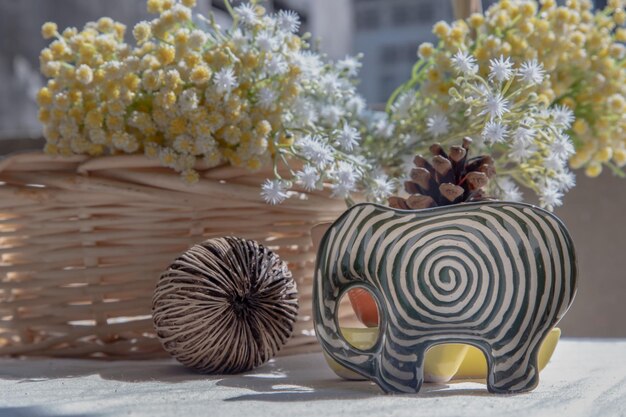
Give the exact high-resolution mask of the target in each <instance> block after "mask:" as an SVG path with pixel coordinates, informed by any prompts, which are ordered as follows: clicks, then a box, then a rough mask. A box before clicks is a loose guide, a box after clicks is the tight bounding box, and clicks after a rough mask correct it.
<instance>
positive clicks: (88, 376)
mask: <svg viewBox="0 0 626 417" xmlns="http://www.w3.org/2000/svg"><path fill="white" fill-rule="evenodd" d="M196 415H197V416H233V417H234V416H239V415H241V416H273V417H292V416H294V417H305V416H341V415H354V416H360V417H363V416H372V415H381V416H411V417H417V416H428V417H437V416H468V417H469V416H480V417H487V416H498V417H501V416H507V417H513V416H550V417H565V416H567V417H572V416H601V417H619V416H622V417H623V416H626V340H624V339H615V340H610V339H595V340H593V339H565V340H562V341H561V342H560V344H559V346H557V349H556V352H555V353H554V356H553V358H552V361H551V362H550V364H548V366H547V367H546V369H545V370H544V371H543V372H542V374H541V380H540V383H539V387H538V388H537V389H536V390H535V391H533V392H531V393H527V394H520V395H513V396H501V395H494V394H489V393H488V392H487V389H486V387H485V385H484V384H482V383H479V382H458V383H456V382H455V383H449V384H424V386H423V387H422V391H421V392H420V393H419V394H417V395H395V396H392V395H384V394H382V393H381V392H380V391H379V390H378V388H377V387H376V386H374V385H372V384H370V383H369V382H364V381H362V382H358V381H343V380H341V379H339V378H338V377H336V376H335V375H334V374H333V373H332V371H331V370H330V369H329V368H328V367H327V366H326V364H325V362H324V359H323V357H322V355H321V354H319V353H316V354H306V355H298V356H291V357H284V358H278V359H275V360H273V361H271V362H270V363H268V364H266V365H264V366H262V367H260V368H258V369H257V370H255V371H253V372H248V373H245V374H242V375H234V376H204V375H198V374H195V373H192V372H190V371H188V370H187V369H186V368H184V367H183V366H182V365H179V364H178V363H177V362H175V361H173V360H150V361H115V362H103V361H94V360H75V359H27V360H19V359H0V416H2V417H5V416H28V417H44V416H45V417H51V416H73V417H77V416H116V417H117V416H150V417H158V416H167V417H179V416H180V417H189V416H196Z"/></svg>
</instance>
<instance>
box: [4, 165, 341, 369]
mask: <svg viewBox="0 0 626 417" xmlns="http://www.w3.org/2000/svg"><path fill="white" fill-rule="evenodd" d="M197 168H198V169H199V170H200V176H201V179H200V181H199V182H198V183H197V184H194V185H186V184H184V183H183V182H182V181H181V179H180V177H179V176H178V174H176V173H174V172H173V171H171V170H169V169H166V168H161V167H159V166H158V162H156V161H153V160H149V159H147V158H145V157H143V156H138V155H137V156H135V155H124V156H107V157H102V158H93V159H90V158H87V157H83V156H74V157H69V158H55V157H50V156H47V155H45V154H42V153H27V154H18V155H13V156H11V157H9V158H6V159H4V160H2V161H1V162H0V181H1V182H0V355H43V356H67V357H104V358H124V359H130V358H149V357H155V356H164V355H166V353H165V351H164V350H162V348H161V345H160V343H159V341H158V339H157V338H156V336H155V334H154V330H153V327H152V319H151V317H150V313H151V300H152V295H153V292H154V288H155V284H156V281H157V279H158V277H159V275H160V273H161V272H162V271H163V270H164V269H165V268H167V266H168V265H169V264H170V263H171V262H172V261H173V260H174V259H175V258H176V257H177V256H178V255H179V254H180V253H181V252H183V251H184V250H186V249H187V248H189V247H190V246H191V245H193V244H194V243H198V242H201V241H203V240H205V239H208V238H212V237H219V236H229V235H232V236H239V237H242V238H246V239H254V240H257V241H259V242H260V243H261V244H263V245H265V246H267V247H269V248H270V249H272V250H275V251H276V252H277V253H278V254H279V256H280V257H281V258H282V259H284V260H286V261H287V262H288V264H289V267H290V269H291V271H292V273H293V276H294V278H295V279H296V282H297V285H298V299H299V305H300V308H299V316H298V321H297V323H296V328H295V331H294V334H293V336H292V338H291V339H290V340H289V342H288V343H287V345H286V346H285V347H283V349H282V350H281V352H280V354H283V355H284V354H295V353H300V352H305V351H311V350H316V349H318V345H317V342H316V340H315V337H314V334H313V323H312V319H311V298H312V296H311V290H312V275H313V268H314V260H315V253H314V251H313V247H312V243H311V239H310V229H311V227H312V226H313V225H315V224H317V223H320V222H326V221H332V220H334V219H335V218H337V216H338V215H339V214H340V213H341V212H343V211H344V210H345V208H346V207H345V203H344V202H343V201H340V200H335V199H331V198H330V196H329V193H328V190H322V191H318V192H313V193H306V192H304V191H302V192H300V193H299V194H298V195H297V196H293V197H291V198H290V199H288V200H286V201H285V202H284V203H282V204H280V205H277V206H270V205H268V204H265V203H264V202H263V200H262V198H261V197H260V194H259V191H260V188H259V185H260V184H261V182H262V181H263V180H264V179H265V178H266V177H268V176H269V175H270V171H268V170H266V171H263V170H262V171H260V172H256V173H251V172H249V171H246V170H244V169H239V168H235V167H232V166H222V167H216V168H210V169H203V168H202V167H197Z"/></svg>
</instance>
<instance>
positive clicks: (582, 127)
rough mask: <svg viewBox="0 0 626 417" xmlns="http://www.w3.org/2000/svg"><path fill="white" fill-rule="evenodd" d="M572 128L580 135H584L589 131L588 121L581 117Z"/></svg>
mask: <svg viewBox="0 0 626 417" xmlns="http://www.w3.org/2000/svg"><path fill="white" fill-rule="evenodd" d="M572 130H573V131H574V133H576V134H577V135H580V136H582V135H584V134H585V133H587V130H588V126H587V122H585V120H584V119H580V118H579V119H576V121H575V122H574V124H573V125H572Z"/></svg>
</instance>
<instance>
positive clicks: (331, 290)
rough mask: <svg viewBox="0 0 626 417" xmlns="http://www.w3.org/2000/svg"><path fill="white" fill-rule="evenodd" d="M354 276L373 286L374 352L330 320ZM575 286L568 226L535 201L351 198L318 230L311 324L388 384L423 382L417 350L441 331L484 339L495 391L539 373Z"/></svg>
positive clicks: (532, 380) (450, 338)
mask: <svg viewBox="0 0 626 417" xmlns="http://www.w3.org/2000/svg"><path fill="white" fill-rule="evenodd" d="M355 284H358V285H361V286H363V287H365V288H367V289H369V290H370V291H371V292H372V293H373V295H374V296H375V297H376V298H377V300H378V303H379V306H380V309H381V310H382V312H381V318H382V322H381V323H382V325H381V333H383V335H382V337H380V338H379V343H378V345H377V346H378V348H377V349H379V350H380V352H379V355H378V354H375V352H361V351H357V350H356V349H353V348H351V347H350V346H349V345H348V344H347V342H345V340H343V338H342V337H341V336H340V335H339V333H338V332H337V329H336V321H335V319H334V317H335V309H336V302H337V300H338V297H340V294H341V293H343V291H346V290H347V289H348V288H349V287H350V286H352V285H355ZM575 288H576V264H575V260H574V252H573V245H572V242H571V239H570V237H569V234H568V233H567V231H566V229H565V228H564V227H563V225H562V223H561V222H560V221H559V220H558V219H557V218H556V217H554V215H552V214H551V213H548V212H546V211H544V210H541V209H539V208H536V207H533V206H529V205H525V204H515V203H496V202H490V203H475V204H463V205H459V206H454V207H445V208H437V209H433V210H422V211H403V210H395V209H389V208H386V207H382V206H376V205H372V204H366V205H359V206H355V207H354V208H352V209H350V210H348V211H347V212H346V213H345V214H344V215H343V216H342V217H341V218H340V219H339V220H337V221H336V222H335V223H334V224H333V226H332V227H331V228H330V229H329V230H328V232H327V233H326V235H325V236H324V239H323V240H322V244H321V247H320V250H319V252H318V263H317V266H316V279H315V287H314V296H315V300H314V312H315V320H316V331H317V334H318V338H319V339H320V341H321V342H322V345H323V347H324V348H325V349H326V350H327V352H329V354H331V356H333V357H334V358H335V359H336V360H337V361H338V362H340V363H342V364H344V365H345V366H347V367H349V368H351V369H353V370H355V371H357V372H360V373H361V374H364V375H365V376H368V377H370V378H371V379H373V380H375V381H376V382H377V383H378V384H379V385H380V386H381V387H382V388H383V389H384V390H386V391H409V392H414V391H417V390H419V388H420V386H421V381H422V375H421V372H422V368H421V367H422V361H423V356H424V353H425V351H426V349H428V347H429V346H432V345H433V344H437V343H442V342H462V343H470V344H473V345H476V346H477V347H479V348H481V349H482V350H483V351H485V352H486V353H487V354H488V360H489V362H490V369H491V372H490V376H489V381H488V386H489V389H490V390H491V391H494V392H517V391H525V390H528V389H532V388H534V386H536V384H537V372H538V369H537V366H536V353H537V351H538V349H539V347H540V344H541V341H542V340H543V337H544V336H545V335H546V334H547V333H548V332H549V331H550V329H551V328H552V327H553V326H554V325H555V324H556V322H558V320H559V319H560V318H561V317H562V315H563V314H564V313H565V312H566V311H567V308H568V307H569V305H570V303H571V301H572V298H573V296H574V293H575Z"/></svg>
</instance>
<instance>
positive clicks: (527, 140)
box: [391, 51, 575, 210]
mask: <svg viewBox="0 0 626 417" xmlns="http://www.w3.org/2000/svg"><path fill="white" fill-rule="evenodd" d="M451 64H452V69H453V71H455V73H456V75H457V77H456V78H455V79H454V81H453V84H452V87H451V88H450V91H449V103H448V107H447V108H446V110H445V111H444V110H443V109H442V108H441V107H440V106H439V105H437V104H435V103H434V102H430V101H428V100H427V99H423V98H422V97H421V96H419V95H418V94H416V93H415V92H413V91H408V92H406V93H404V94H403V95H402V96H400V97H398V98H397V99H396V101H395V104H394V106H393V107H392V108H391V113H392V119H393V121H394V122H395V126H396V129H397V132H398V136H399V137H400V138H401V139H400V140H401V141H403V142H405V143H409V144H411V145H410V146H415V147H416V148H418V149H416V150H419V148H420V147H427V146H428V145H429V144H431V143H433V142H440V143H442V144H453V143H455V142H459V141H460V140H461V139H462V138H463V137H471V138H472V139H473V140H474V149H475V150H476V152H477V153H488V154H490V155H492V156H493V157H494V160H495V165H496V171H497V173H498V177H499V180H498V181H496V182H494V183H493V185H492V189H491V191H492V192H493V193H494V194H496V196H497V197H500V198H503V199H505V200H513V201H518V200H520V199H521V198H522V194H521V191H520V189H519V188H518V186H517V185H516V184H521V185H523V186H526V187H529V188H531V189H532V190H533V191H535V192H536V193H537V195H538V197H539V201H540V204H541V205H542V206H543V207H545V208H547V209H549V210H553V209H554V207H557V206H559V205H561V204H562V199H563V195H564V193H565V192H566V191H568V190H569V189H571V188H572V187H573V186H574V185H575V181H574V175H573V174H572V173H571V172H570V171H569V169H568V167H567V161H568V159H569V158H570V157H571V156H572V155H573V154H574V146H573V144H572V142H571V140H570V138H569V136H568V135H567V134H566V133H565V132H566V131H567V130H568V129H569V128H570V127H571V124H572V122H573V120H574V117H573V113H572V111H571V110H569V108H567V107H565V106H554V107H553V108H550V109H548V108H546V107H545V105H544V104H542V102H541V101H540V100H539V99H538V97H537V94H536V92H535V89H536V88H537V87H538V86H539V85H540V84H541V83H542V82H543V81H544V78H545V77H546V74H545V71H544V69H543V67H542V66H541V65H540V64H539V63H538V62H537V61H536V60H529V61H526V62H524V63H522V64H521V65H519V66H517V67H516V66H515V65H514V63H513V62H512V61H511V60H510V59H509V58H504V57H502V56H501V57H499V58H494V59H491V60H490V63H489V64H490V65H489V73H488V74H487V75H486V76H485V77H483V76H482V75H481V74H480V73H479V71H478V66H477V64H476V60H475V58H474V57H473V56H472V55H470V54H468V53H467V52H465V51H458V52H457V53H456V54H455V55H453V56H452V58H451ZM420 118H423V120H425V129H424V131H423V132H406V131H403V126H404V125H403V124H404V123H405V122H406V120H408V119H411V120H416V119H420ZM415 133H417V134H418V135H420V133H421V136H420V137H419V139H418V140H417V141H412V140H410V137H411V135H415ZM402 138H404V139H402ZM405 149H406V147H403V148H402V151H405Z"/></svg>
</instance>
